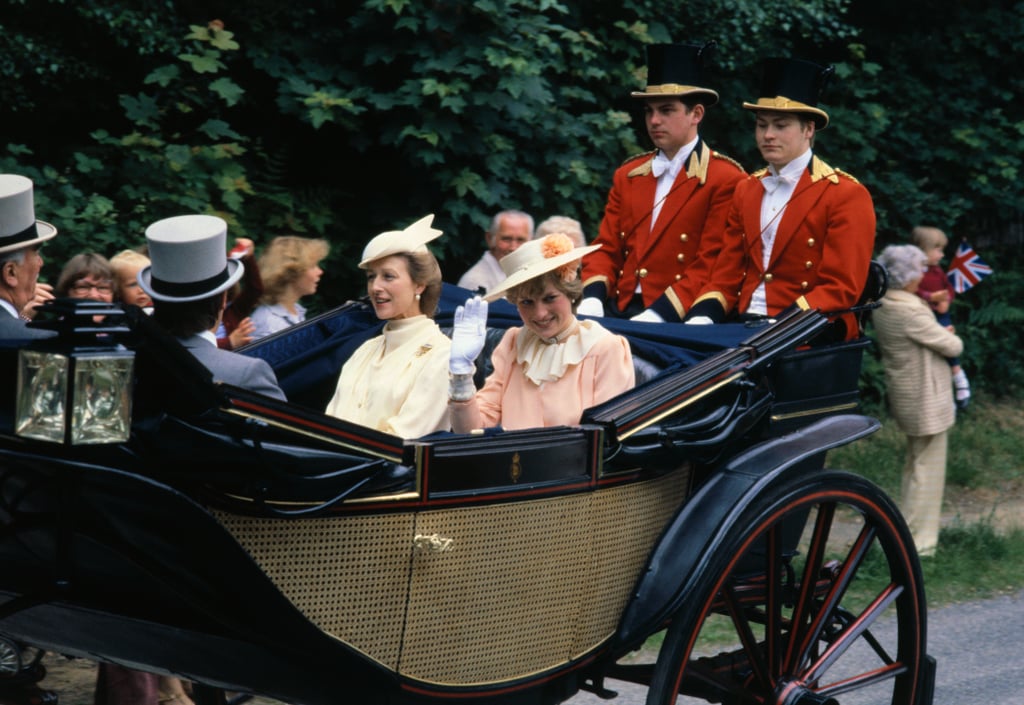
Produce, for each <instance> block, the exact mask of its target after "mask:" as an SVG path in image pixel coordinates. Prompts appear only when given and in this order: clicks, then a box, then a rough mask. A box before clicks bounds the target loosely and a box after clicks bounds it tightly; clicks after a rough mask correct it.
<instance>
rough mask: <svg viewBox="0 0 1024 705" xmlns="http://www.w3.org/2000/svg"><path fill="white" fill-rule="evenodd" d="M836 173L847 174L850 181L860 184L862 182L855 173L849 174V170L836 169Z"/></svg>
mask: <svg viewBox="0 0 1024 705" xmlns="http://www.w3.org/2000/svg"><path fill="white" fill-rule="evenodd" d="M836 173H837V174H839V175H840V176H845V177H846V178H848V179H849V180H850V181H852V182H853V183H855V184H859V183H860V181H858V180H857V177H856V176H854V175H853V174H848V173H847V172H845V171H843V170H842V169H836Z"/></svg>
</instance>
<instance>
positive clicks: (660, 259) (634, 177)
mask: <svg viewBox="0 0 1024 705" xmlns="http://www.w3.org/2000/svg"><path fill="white" fill-rule="evenodd" d="M654 154H655V152H648V153H646V154H642V155H640V156H638V157H633V158H632V159H629V160H627V161H626V162H625V163H623V165H622V166H620V167H619V168H618V169H617V170H616V171H615V175H614V177H613V182H612V188H611V191H610V192H609V194H608V202H607V205H606V206H605V211H604V218H603V219H602V221H601V230H600V233H599V234H598V236H597V239H596V240H595V241H594V243H593V244H596V245H600V246H601V249H600V250H596V251H594V252H592V253H590V254H589V255H587V256H586V257H585V258H584V259H583V284H584V289H585V296H596V297H598V298H600V299H601V300H602V301H604V300H605V299H608V300H610V301H612V302H614V303H615V304H616V305H617V307H618V309H619V311H622V310H624V309H625V308H626V306H627V305H628V304H629V302H630V299H632V297H633V294H634V293H635V291H636V287H637V282H639V283H640V291H641V293H642V295H643V300H644V306H645V307H647V308H654V310H656V311H657V312H658V313H660V314H661V315H662V317H663V318H665V319H666V320H679V319H681V318H682V317H683V315H685V313H686V311H687V310H688V309H689V307H690V304H691V303H692V301H693V299H694V297H695V296H696V295H697V293H698V292H699V291H700V290H701V288H702V287H703V286H704V284H705V283H706V282H707V280H708V277H709V276H710V274H711V269H712V267H713V265H714V262H715V260H716V258H717V256H718V250H719V248H720V247H721V244H720V243H721V233H722V230H723V227H724V225H725V216H726V213H727V212H728V208H729V203H730V201H731V199H732V193H733V189H734V188H735V186H736V183H737V182H739V181H740V180H741V179H743V177H744V171H743V169H742V168H741V167H740V165H739V164H737V163H736V162H734V161H733V160H732V159H729V158H728V157H725V156H723V155H721V154H719V153H717V152H714V151H713V150H712V149H711V148H709V147H708V146H707V145H706V144H705V143H704V141H703V140H700V141H698V143H697V145H696V146H695V147H694V149H693V153H692V154H691V155H690V157H689V159H688V160H687V164H686V168H685V169H682V170H680V172H679V175H678V176H677V177H676V180H675V182H674V183H673V184H672V189H671V190H670V191H669V194H668V196H667V197H666V198H665V202H664V204H663V206H662V209H661V213H660V215H659V216H658V220H657V222H656V223H655V227H654V229H653V231H652V229H651V212H652V210H653V207H654V191H655V188H656V187H657V179H656V178H655V177H654V175H653V174H652V173H651V162H652V161H653V160H654Z"/></svg>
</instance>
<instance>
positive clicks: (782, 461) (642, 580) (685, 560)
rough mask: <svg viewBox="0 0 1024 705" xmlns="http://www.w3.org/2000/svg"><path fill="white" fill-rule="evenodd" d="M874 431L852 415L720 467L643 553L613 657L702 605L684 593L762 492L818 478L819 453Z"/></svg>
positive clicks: (865, 420) (873, 424) (810, 428)
mask: <svg viewBox="0 0 1024 705" xmlns="http://www.w3.org/2000/svg"><path fill="white" fill-rule="evenodd" d="M880 425H881V424H879V422H878V421H877V420H876V419H873V418H870V417H867V416H861V415H858V414H846V415H839V416H830V417H827V418H824V419H822V420H820V421H817V422H815V423H813V424H810V425H808V426H806V427H804V428H801V429H800V430H798V431H794V432H793V433H790V434H787V435H785V436H780V437H778V438H774V439H771V440H769V441H765V442H764V443H760V444H758V445H755V446H753V447H751V448H749V449H747V450H746V451H744V452H742V453H740V454H739V455H736V456H735V457H733V458H731V459H730V460H729V461H728V462H726V463H725V464H724V465H723V466H722V467H721V468H720V469H719V470H717V471H716V472H715V473H714V474H713V475H712V476H711V477H710V478H709V479H708V481H707V482H706V483H705V484H704V485H703V486H702V487H701V488H700V489H699V490H698V491H697V492H695V493H694V495H693V496H692V497H690V499H689V500H687V502H686V503H685V504H684V505H683V507H682V508H681V509H680V511H679V513H678V514H676V516H675V517H674V518H673V520H672V522H671V523H670V524H669V525H668V527H667V528H666V529H665V531H664V533H663V534H662V536H661V538H660V539H659V541H658V544H657V545H656V546H655V548H654V550H653V551H652V552H651V556H650V558H649V559H648V562H647V565H646V567H645V569H644V571H643V572H642V573H641V574H640V577H639V579H638V581H637V586H636V589H635V590H634V592H633V594H632V596H631V597H630V601H629V603H628V604H627V605H626V609H625V610H624V611H623V613H622V617H621V619H620V620H619V627H618V630H617V632H616V634H615V637H614V640H613V647H612V648H613V650H614V651H616V652H620V653H621V652H625V651H628V650H631V649H634V648H637V647H639V646H640V645H641V644H642V643H643V641H644V640H645V639H646V638H647V637H648V636H650V635H651V634H653V633H654V632H656V631H658V630H659V629H661V628H662V627H663V626H664V624H665V622H666V621H667V620H668V619H669V618H671V616H672V615H673V614H675V613H676V611H678V610H680V609H684V608H685V605H686V604H688V603H690V602H691V600H700V599H701V598H703V597H704V596H701V595H693V594H691V593H692V592H693V591H694V589H695V586H696V585H698V584H699V583H700V578H701V576H702V575H703V574H704V573H705V572H706V571H707V570H709V569H711V568H713V567H714V564H715V559H716V555H717V552H718V551H720V550H721V544H722V543H723V539H724V537H726V536H729V535H731V533H732V532H743V531H745V528H744V527H743V526H740V525H738V522H739V518H740V516H742V514H743V512H744V510H745V509H747V508H748V507H749V506H750V505H751V504H752V502H754V501H755V500H756V498H757V497H758V495H759V494H760V493H761V492H762V491H763V490H764V489H765V488H766V487H770V486H771V485H772V483H775V482H779V481H781V480H782V479H783V478H788V477H789V476H790V474H791V473H806V472H813V471H815V470H820V469H821V468H822V467H823V466H824V456H825V452H826V451H828V450H830V449H832V448H836V447H839V446H842V445H845V444H847V443H850V442H852V441H855V440H857V439H858V438H863V437H864V436H867V435H870V434H872V433H874V432H875V431H876V430H878V428H879V427H880ZM693 604H697V602H693Z"/></svg>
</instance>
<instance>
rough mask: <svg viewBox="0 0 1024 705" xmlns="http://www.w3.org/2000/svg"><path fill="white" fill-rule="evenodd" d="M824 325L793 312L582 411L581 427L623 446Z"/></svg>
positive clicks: (813, 315)
mask: <svg viewBox="0 0 1024 705" xmlns="http://www.w3.org/2000/svg"><path fill="white" fill-rule="evenodd" d="M827 325H828V319H827V318H826V317H825V316H823V315H822V314H820V313H818V312H817V311H813V310H807V311H796V310H794V311H792V312H789V313H787V314H786V315H784V316H782V317H780V318H779V319H778V320H777V321H776V322H774V323H773V324H772V325H766V326H765V327H764V328H763V329H761V330H759V331H758V332H756V333H755V334H754V335H752V336H751V337H750V338H748V339H746V340H745V341H743V342H742V343H741V344H740V345H739V346H738V347H736V348H730V349H728V350H723V351H722V352H720V353H717V354H715V355H712V356H711V357H708V358H706V359H704V360H702V361H700V362H698V363H696V364H694V365H691V366H690V367H687V368H684V369H682V370H678V371H674V372H668V373H666V374H663V375H661V376H659V377H656V378H654V379H652V380H650V381H648V382H645V383H644V384H642V385H640V386H638V387H637V388H636V389H634V390H633V391H632V392H630V393H629V394H628V395H622V396H620V397H616V398H615V399H612V400H610V401H608V402H605V403H604V404H600V405H598V406H595V407H592V408H590V409H588V410H586V412H584V414H583V419H582V422H583V423H593V424H600V425H603V426H604V427H605V429H606V433H607V436H608V438H609V439H610V440H612V441H623V440H625V439H627V438H629V437H630V436H633V435H635V434H637V433H639V432H641V431H643V430H645V429H647V428H649V427H651V426H652V425H654V424H657V423H659V422H661V421H663V420H665V419H667V418H669V417H671V416H673V415H675V414H677V413H679V412H680V411H682V410H683V409H686V408H687V407H690V406H692V405H694V404H696V403H697V402H699V401H700V400H702V399H704V398H706V397H708V396H709V395H711V394H713V393H714V392H716V391H718V390H720V389H723V388H725V387H727V386H729V385H731V384H734V383H737V382H740V381H742V380H746V379H748V378H749V374H750V373H751V372H753V371H755V370H760V369H763V368H764V367H765V366H767V365H768V364H769V363H770V362H771V361H772V360H774V359H776V358H778V356H779V355H781V354H782V353H785V352H788V351H790V350H792V349H794V348H796V347H798V346H799V345H802V344H804V343H806V342H807V341H809V340H811V339H812V338H813V337H814V336H815V335H816V334H818V333H819V332H821V331H822V330H823V329H824V328H825V327H826V326H827Z"/></svg>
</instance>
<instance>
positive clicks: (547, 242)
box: [540, 233, 579, 282]
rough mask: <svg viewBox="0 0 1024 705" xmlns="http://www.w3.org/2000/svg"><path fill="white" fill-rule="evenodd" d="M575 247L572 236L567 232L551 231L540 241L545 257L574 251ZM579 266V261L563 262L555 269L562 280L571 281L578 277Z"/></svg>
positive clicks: (541, 250) (548, 257)
mask: <svg viewBox="0 0 1024 705" xmlns="http://www.w3.org/2000/svg"><path fill="white" fill-rule="evenodd" d="M575 247H576V246H575V245H574V244H573V241H572V238H571V237H569V236H568V235H566V234H565V233H551V234H550V235H545V236H544V239H543V240H541V241H540V252H541V254H542V255H544V259H550V258H551V257H557V256H558V255H564V254H566V253H567V252H572V251H573V249H575ZM578 267H579V262H569V263H568V264H563V265H562V266H561V267H559V268H558V269H556V270H555V271H556V272H557V273H558V276H560V277H561V278H562V281H567V282H571V281H572V280H573V279H575V278H576V270H577V268H578Z"/></svg>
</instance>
